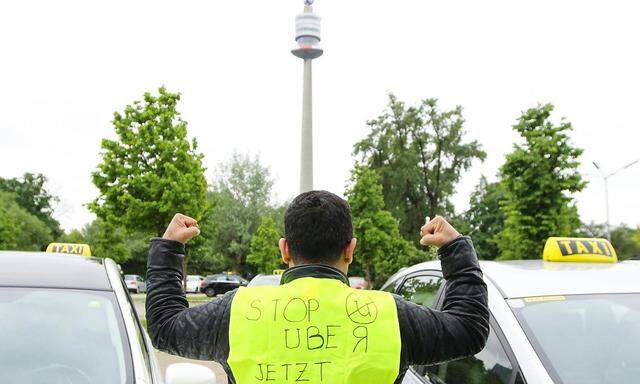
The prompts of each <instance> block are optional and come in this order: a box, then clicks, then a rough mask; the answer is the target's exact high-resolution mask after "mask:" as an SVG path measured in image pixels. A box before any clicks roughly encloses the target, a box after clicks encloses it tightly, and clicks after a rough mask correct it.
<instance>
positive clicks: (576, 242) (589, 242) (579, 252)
mask: <svg viewBox="0 0 640 384" xmlns="http://www.w3.org/2000/svg"><path fill="white" fill-rule="evenodd" d="M542 259H543V260H544V261H568V262H585V263H615V262H617V261H618V255H617V254H616V251H615V249H613V247H612V246H611V243H610V242H609V240H607V239H597V238H581V237H550V238H548V239H547V243H546V244H545V245H544V251H543V252H542Z"/></svg>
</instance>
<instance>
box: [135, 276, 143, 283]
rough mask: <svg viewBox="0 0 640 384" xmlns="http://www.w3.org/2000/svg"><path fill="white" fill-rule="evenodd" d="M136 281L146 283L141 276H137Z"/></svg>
mask: <svg viewBox="0 0 640 384" xmlns="http://www.w3.org/2000/svg"><path fill="white" fill-rule="evenodd" d="M136 280H138V281H139V282H143V281H144V280H143V279H142V277H141V276H136Z"/></svg>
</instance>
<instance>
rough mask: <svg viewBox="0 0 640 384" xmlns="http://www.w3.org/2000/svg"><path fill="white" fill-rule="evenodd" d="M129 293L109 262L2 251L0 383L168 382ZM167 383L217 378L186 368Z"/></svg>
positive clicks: (171, 370)
mask: <svg viewBox="0 0 640 384" xmlns="http://www.w3.org/2000/svg"><path fill="white" fill-rule="evenodd" d="M128 289H129V287H128V286H127V285H125V282H124V280H123V279H122V277H121V275H120V272H119V270H118V267H117V265H116V264H115V263H114V262H113V260H111V259H98V258H93V257H88V256H77V255H69V254H58V253H43V252H17V251H0V314H1V315H0V329H1V330H2V342H1V343H0V383H32V384H44V383H55V384H59V383H68V384H90V383H91V384H112V383H123V384H161V383H163V380H162V375H161V373H160V368H159V365H158V361H157V360H156V354H155V351H154V349H153V347H152V345H151V340H150V339H149V336H148V335H147V332H146V330H145V328H144V327H142V326H141V324H140V321H139V319H138V316H137V314H136V311H135V308H134V306H133V302H132V300H131V297H130V296H129V294H128V293H127V290H128ZM164 382H165V383H166V384H181V383H203V384H205V383H206V384H214V383H215V382H216V380H215V374H214V373H213V372H211V370H209V369H208V368H206V367H204V366H200V365H194V364H186V365H185V364H184V363H182V364H173V365H170V366H169V367H168V368H167V370H166V375H165V381H164Z"/></svg>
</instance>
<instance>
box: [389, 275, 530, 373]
mask: <svg viewBox="0 0 640 384" xmlns="http://www.w3.org/2000/svg"><path fill="white" fill-rule="evenodd" d="M444 282H445V281H444V279H443V278H442V274H441V273H439V272H435V271H424V272H419V273H416V274H413V275H410V276H407V277H406V278H405V279H404V281H403V282H402V284H401V285H400V286H399V288H398V290H397V293H398V294H400V295H402V296H403V297H404V298H405V299H407V300H410V301H412V302H414V303H416V304H421V305H425V306H429V307H432V308H436V309H439V308H440V307H441V305H442V300H443V296H444V295H443V291H444V286H445V284H444ZM434 292H435V293H434ZM489 328H490V330H489V338H488V340H487V344H486V346H485V348H484V349H483V350H482V351H480V352H479V353H478V354H476V355H474V356H471V357H468V358H464V359H460V360H455V361H449V362H446V363H442V364H438V365H432V366H426V365H421V366H412V367H410V369H409V371H408V372H407V375H406V377H405V380H404V383H405V384H409V383H416V382H422V383H429V384H467V383H473V384H485V383H486V384H524V382H525V381H524V379H523V377H522V374H521V373H520V372H519V369H518V366H517V361H516V359H515V357H514V355H513V352H512V351H511V349H510V348H509V345H508V343H506V339H505V338H504V335H503V334H502V332H501V331H500V329H499V326H498V324H497V323H496V321H495V319H493V317H491V320H490V325H489Z"/></svg>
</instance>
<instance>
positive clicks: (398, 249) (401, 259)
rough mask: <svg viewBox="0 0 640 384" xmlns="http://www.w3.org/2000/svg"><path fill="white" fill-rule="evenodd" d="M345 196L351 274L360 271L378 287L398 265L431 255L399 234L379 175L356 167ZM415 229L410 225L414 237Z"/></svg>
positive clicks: (417, 229) (422, 259)
mask: <svg viewBox="0 0 640 384" xmlns="http://www.w3.org/2000/svg"><path fill="white" fill-rule="evenodd" d="M346 195H347V199H348V201H349V205H351V212H352V215H353V231H354V236H355V237H356V239H357V246H356V252H355V255H354V261H353V264H352V266H351V267H350V272H351V274H355V275H357V274H360V273H363V274H364V276H365V277H366V279H367V280H369V281H371V282H372V283H373V284H374V286H377V287H379V286H380V285H382V284H383V283H384V281H385V280H386V279H387V278H388V277H389V276H391V275H392V274H393V273H395V272H396V271H397V270H398V269H400V268H401V267H406V266H407V265H411V264H414V263H416V262H418V261H424V260H426V259H427V258H429V257H432V255H430V256H427V254H425V253H423V252H419V251H418V250H417V249H416V248H415V247H414V246H413V245H412V244H411V243H410V242H409V241H407V240H405V239H404V238H403V237H402V236H401V235H400V231H399V229H398V222H397V221H396V219H395V218H394V217H393V215H392V214H391V212H389V211H387V210H386V209H385V206H384V199H383V194H382V186H381V185H380V177H379V176H378V174H377V173H376V171H375V170H372V169H369V168H367V167H363V166H356V167H355V168H354V170H353V172H352V175H351V185H350V187H349V189H348V190H347V192H346ZM419 228H420V227H416V228H414V231H413V232H414V236H418V231H419Z"/></svg>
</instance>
